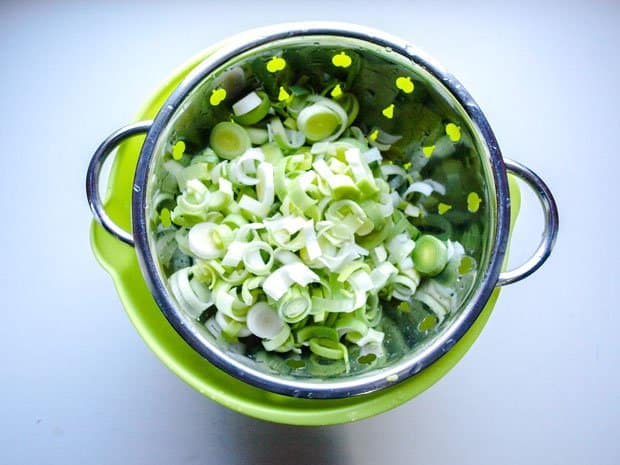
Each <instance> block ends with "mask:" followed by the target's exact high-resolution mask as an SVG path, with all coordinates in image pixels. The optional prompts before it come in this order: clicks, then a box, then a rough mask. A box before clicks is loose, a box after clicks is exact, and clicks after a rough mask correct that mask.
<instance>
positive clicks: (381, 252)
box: [373, 245, 387, 263]
mask: <svg viewBox="0 0 620 465" xmlns="http://www.w3.org/2000/svg"><path fill="white" fill-rule="evenodd" d="M373 254H374V259H375V260H376V262H377V263H381V262H384V261H386V260H387V251H386V250H385V247H383V245H378V246H377V247H375V248H374V250H373Z"/></svg>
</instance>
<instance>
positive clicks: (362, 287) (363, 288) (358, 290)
mask: <svg viewBox="0 0 620 465" xmlns="http://www.w3.org/2000/svg"><path fill="white" fill-rule="evenodd" d="M349 282H350V284H351V288H352V289H353V291H354V293H355V301H354V303H353V308H354V309H357V308H360V307H362V306H363V305H365V304H366V298H367V292H368V291H370V290H372V289H373V287H374V286H373V282H372V279H370V275H369V274H368V273H367V272H366V271H364V270H359V271H356V272H355V273H353V274H352V275H351V277H350V278H349Z"/></svg>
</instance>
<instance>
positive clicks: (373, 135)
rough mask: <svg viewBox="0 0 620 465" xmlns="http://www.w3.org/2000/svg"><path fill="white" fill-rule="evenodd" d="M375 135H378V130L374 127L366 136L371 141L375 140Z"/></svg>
mask: <svg viewBox="0 0 620 465" xmlns="http://www.w3.org/2000/svg"><path fill="white" fill-rule="evenodd" d="M377 137H379V130H378V129H375V130H374V131H372V132H371V133H370V135H369V136H368V138H369V139H370V140H371V141H373V142H374V141H376V140H377Z"/></svg>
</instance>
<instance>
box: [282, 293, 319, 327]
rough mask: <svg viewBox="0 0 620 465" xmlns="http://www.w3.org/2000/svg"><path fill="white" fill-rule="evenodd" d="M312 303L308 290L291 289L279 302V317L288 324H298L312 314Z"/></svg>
mask: <svg viewBox="0 0 620 465" xmlns="http://www.w3.org/2000/svg"><path fill="white" fill-rule="evenodd" d="M311 309H312V301H311V300H310V295H309V294H308V290H307V289H302V288H300V287H299V286H293V287H291V288H290V289H289V290H288V291H287V292H286V294H284V296H282V298H281V299H280V300H279V301H278V315H280V318H281V319H282V320H284V321H285V322H287V323H297V322H299V321H301V320H303V319H304V318H305V317H306V316H308V315H309V314H310V310H311Z"/></svg>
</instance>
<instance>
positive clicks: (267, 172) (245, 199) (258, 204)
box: [239, 162, 275, 218]
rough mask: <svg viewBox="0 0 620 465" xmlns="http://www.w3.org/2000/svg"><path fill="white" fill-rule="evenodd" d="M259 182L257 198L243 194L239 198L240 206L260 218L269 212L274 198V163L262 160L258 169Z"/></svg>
mask: <svg viewBox="0 0 620 465" xmlns="http://www.w3.org/2000/svg"><path fill="white" fill-rule="evenodd" d="M256 177H257V179H258V184H257V185H256V194H257V197H258V200H257V199H253V198H252V197H249V196H247V195H243V196H242V197H241V200H239V207H241V208H242V209H243V210H246V211H248V212H250V213H252V214H253V215H256V216H258V217H259V218H264V217H265V216H267V214H268V213H269V210H270V209H271V206H272V205H273V200H274V194H275V192H274V183H273V165H272V164H271V163H267V162H262V163H261V164H260V165H258V169H257V170H256Z"/></svg>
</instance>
